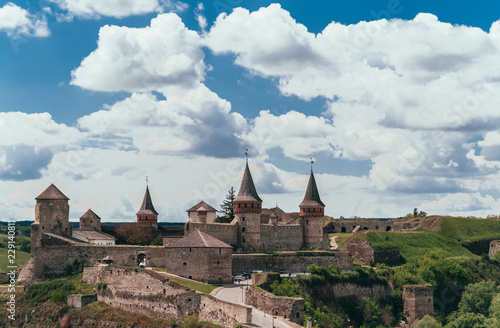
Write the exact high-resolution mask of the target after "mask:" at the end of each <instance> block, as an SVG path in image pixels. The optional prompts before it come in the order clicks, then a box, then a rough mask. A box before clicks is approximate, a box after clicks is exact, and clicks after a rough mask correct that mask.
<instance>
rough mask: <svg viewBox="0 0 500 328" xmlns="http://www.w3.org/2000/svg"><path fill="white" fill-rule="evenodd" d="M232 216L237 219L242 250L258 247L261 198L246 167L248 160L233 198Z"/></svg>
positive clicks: (252, 249) (253, 249)
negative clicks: (238, 188)
mask: <svg viewBox="0 0 500 328" xmlns="http://www.w3.org/2000/svg"><path fill="white" fill-rule="evenodd" d="M233 210H234V217H235V219H237V220H238V223H239V228H238V236H239V238H238V239H239V242H240V244H241V245H242V246H243V250H244V251H258V250H259V249H260V214H261V212H262V199H260V197H259V195H258V194H257V190H256V189H255V185H254V183H253V179H252V174H251V173H250V169H249V168H248V160H247V163H246V166H245V172H244V173H243V179H242V180H241V186H240V190H239V191H238V195H237V196H236V198H235V199H234V200H233Z"/></svg>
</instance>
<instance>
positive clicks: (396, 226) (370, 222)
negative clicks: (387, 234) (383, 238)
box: [324, 219, 420, 233]
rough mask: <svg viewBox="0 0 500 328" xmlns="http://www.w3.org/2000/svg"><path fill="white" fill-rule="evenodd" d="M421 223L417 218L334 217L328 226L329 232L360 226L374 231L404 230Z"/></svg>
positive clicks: (351, 229) (362, 228) (345, 230)
mask: <svg viewBox="0 0 500 328" xmlns="http://www.w3.org/2000/svg"><path fill="white" fill-rule="evenodd" d="M419 225H420V221H419V220H417V219H415V220H411V221H402V220H401V219H390V220H387V221H382V220H378V219H334V220H331V221H330V222H329V223H328V224H327V225H326V226H325V228H324V229H325V230H326V231H327V232H328V233H334V232H335V233H338V232H352V231H353V230H354V229H355V228H356V227H358V226H359V230H372V231H403V230H409V229H414V228H416V227H418V226H419Z"/></svg>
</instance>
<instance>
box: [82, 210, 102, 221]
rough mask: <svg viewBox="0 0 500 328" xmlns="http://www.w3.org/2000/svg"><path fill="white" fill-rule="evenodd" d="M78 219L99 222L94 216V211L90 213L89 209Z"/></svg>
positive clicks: (96, 216) (97, 217)
mask: <svg viewBox="0 0 500 328" xmlns="http://www.w3.org/2000/svg"><path fill="white" fill-rule="evenodd" d="M80 219H91V220H95V219H98V220H100V219H101V218H100V217H99V215H97V214H95V213H94V211H92V210H91V209H89V210H88V211H87V212H85V213H84V214H83V215H82V216H81V217H80Z"/></svg>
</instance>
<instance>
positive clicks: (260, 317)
mask: <svg viewBox="0 0 500 328" xmlns="http://www.w3.org/2000/svg"><path fill="white" fill-rule="evenodd" d="M247 282H248V281H242V282H241V283H236V284H233V285H225V286H224V288H222V289H221V290H220V291H219V292H218V293H217V295H215V297H217V298H218V299H220V300H223V301H226V302H230V303H235V304H240V305H244V304H243V301H242V295H244V289H246V288H247V287H248V286H247V285H246V283H247ZM243 299H244V296H243ZM252 325H253V326H254V327H266V328H267V327H269V328H271V327H272V326H273V318H272V316H270V315H269V314H265V313H264V312H262V311H259V310H257V309H256V308H254V307H252ZM274 326H275V327H277V328H291V327H290V326H289V325H287V324H285V323H283V322H281V321H280V320H278V319H275V320H274Z"/></svg>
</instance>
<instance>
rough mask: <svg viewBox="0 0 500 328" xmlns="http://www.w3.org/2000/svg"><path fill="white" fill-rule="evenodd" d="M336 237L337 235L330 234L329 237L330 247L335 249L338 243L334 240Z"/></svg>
mask: <svg viewBox="0 0 500 328" xmlns="http://www.w3.org/2000/svg"><path fill="white" fill-rule="evenodd" d="M336 238H337V236H332V237H331V238H330V249H337V248H338V247H339V245H337V242H336V241H335V239H336Z"/></svg>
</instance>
